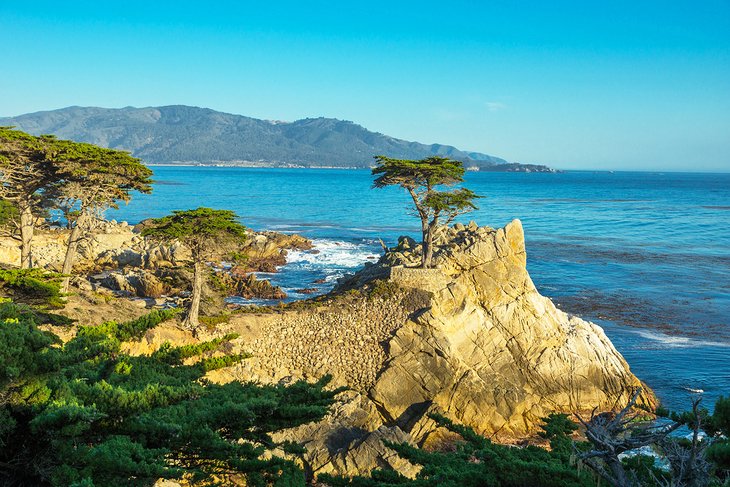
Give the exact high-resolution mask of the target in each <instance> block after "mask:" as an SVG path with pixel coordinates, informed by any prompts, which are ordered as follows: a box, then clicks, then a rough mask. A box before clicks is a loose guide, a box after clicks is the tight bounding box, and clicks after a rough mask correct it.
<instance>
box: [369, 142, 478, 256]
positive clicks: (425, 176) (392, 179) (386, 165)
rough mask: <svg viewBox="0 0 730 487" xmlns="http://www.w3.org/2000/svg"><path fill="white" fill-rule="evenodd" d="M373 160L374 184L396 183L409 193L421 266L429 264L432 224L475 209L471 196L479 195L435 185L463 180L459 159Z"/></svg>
mask: <svg viewBox="0 0 730 487" xmlns="http://www.w3.org/2000/svg"><path fill="white" fill-rule="evenodd" d="M375 161H376V163H377V165H376V166H375V167H374V168H373V170H372V174H373V175H376V176H378V177H377V178H376V179H375V182H374V183H373V186H374V187H376V188H384V187H386V186H400V187H401V188H403V189H405V190H406V191H408V194H410V195H411V199H413V206H414V209H415V212H416V214H417V215H418V217H419V219H420V220H421V233H422V249H423V251H422V254H421V267H423V268H428V267H431V260H432V259H433V236H434V231H435V230H436V228H437V227H438V226H439V225H441V224H444V225H448V224H450V223H451V222H452V221H453V220H454V219H455V218H456V217H457V216H459V215H461V214H463V213H467V212H470V211H472V210H475V209H476V208H477V207H476V205H475V204H474V199H476V198H481V196H477V195H476V194H475V193H474V192H473V191H471V190H469V189H466V188H459V189H455V190H452V191H441V190H439V189H437V187H438V186H452V185H454V184H456V183H460V182H463V181H464V164H463V163H462V162H459V161H454V160H451V159H447V158H446V157H438V156H434V157H427V158H425V159H420V160H417V161H414V160H407V159H392V158H390V157H386V156H375ZM442 218H444V220H443V221H442V220H441V219H442Z"/></svg>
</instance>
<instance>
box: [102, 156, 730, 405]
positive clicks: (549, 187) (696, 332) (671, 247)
mask: <svg viewBox="0 0 730 487" xmlns="http://www.w3.org/2000/svg"><path fill="white" fill-rule="evenodd" d="M153 169H154V172H155V176H154V177H155V180H156V181H157V183H156V184H155V189H154V192H153V194H151V195H135V197H134V199H133V201H132V202H131V203H130V204H129V205H128V206H125V207H122V208H121V209H120V210H115V211H113V212H110V214H109V216H110V217H111V218H115V219H117V220H127V221H129V222H130V223H136V222H139V221H141V220H143V219H145V218H150V217H158V216H162V215H164V214H166V213H168V212H170V211H171V210H174V209H188V208H195V207H198V206H210V207H214V208H225V209H232V210H234V211H236V212H237V213H238V215H239V216H240V217H241V220H242V222H243V223H244V224H245V225H247V226H249V227H251V228H254V229H256V230H262V229H271V230H278V231H283V232H296V233H301V234H303V235H305V236H307V237H309V238H311V239H313V240H314V242H315V245H316V247H317V249H318V250H320V252H319V253H318V254H316V255H315V254H310V253H306V252H295V253H293V254H292V255H291V256H290V263H289V264H288V265H287V266H286V267H284V268H283V269H282V270H281V272H280V273H278V274H276V275H273V276H269V277H271V278H272V280H273V281H274V282H275V283H277V284H279V285H281V286H282V287H283V288H284V289H285V290H286V291H287V292H288V293H289V295H290V299H298V298H303V297H305V296H304V295H300V294H297V293H296V290H297V289H302V288H311V287H317V288H319V289H320V291H321V292H325V291H327V290H328V289H329V288H330V287H331V286H332V285H333V284H334V282H335V281H336V279H337V278H338V277H340V276H342V275H343V274H344V273H346V272H351V271H353V270H355V269H357V268H358V267H359V266H362V265H363V263H364V262H367V261H368V260H373V259H376V258H377V257H378V255H379V254H380V245H379V243H378V239H379V238H382V239H383V240H384V241H385V242H386V243H388V244H394V243H395V241H396V239H397V237H398V236H399V235H411V236H414V237H417V235H418V232H419V227H418V225H417V222H416V220H415V219H414V217H413V216H411V215H410V214H409V212H408V201H409V200H408V197H407V195H406V194H405V193H404V192H402V191H400V190H398V189H397V188H388V189H384V190H383V189H379V190H376V189H371V183H372V177H371V176H370V174H369V172H368V171H360V170H325V169H322V170H316V169H307V170H303V169H251V168H217V167H163V166H158V167H154V168H153ZM466 184H467V186H468V187H469V188H471V189H473V190H474V191H476V192H477V193H478V194H481V195H484V196H485V198H484V199H482V200H480V201H479V206H480V209H479V210H478V211H475V212H473V213H471V214H469V215H466V216H465V217H464V218H463V219H462V221H464V222H466V221H468V220H470V219H473V220H475V221H476V222H477V223H479V224H480V225H490V226H493V227H498V226H503V225H505V224H506V223H508V222H509V221H510V220H512V219H513V218H519V219H520V220H522V223H523V226H524V229H525V235H526V243H527V252H528V269H529V271H530V274H531V276H532V278H533V281H534V282H535V284H536V286H537V287H538V289H539V290H540V292H541V293H542V294H544V295H546V296H549V297H550V298H552V299H553V300H554V301H555V302H556V303H557V304H558V305H559V306H560V307H561V308H562V309H563V310H565V311H568V312H572V313H575V314H578V315H580V316H582V317H584V318H586V319H590V320H593V321H595V322H596V323H598V324H600V325H601V326H603V327H604V329H605V330H606V333H607V334H608V336H609V337H610V338H611V340H612V341H613V342H614V344H615V345H616V347H617V348H618V349H619V350H620V351H621V352H622V353H623V354H624V356H625V357H626V359H627V361H628V362H629V364H630V365H631V368H632V370H633V371H634V372H635V373H636V374H637V375H638V376H639V377H640V378H642V379H643V380H645V381H646V382H647V383H648V384H649V385H650V386H651V387H653V388H654V389H655V391H656V392H657V394H658V395H659V397H660V398H661V399H662V401H663V402H664V403H665V404H666V405H667V406H668V407H671V408H682V409H683V408H686V407H688V405H689V398H690V395H691V394H693V393H692V392H690V390H700V389H701V390H703V391H704V396H705V397H706V399H705V403H706V404H705V405H706V406H711V405H712V403H714V399H715V398H716V397H717V396H718V395H720V394H725V395H730V174H684V173H629V172H621V173H619V172H617V173H607V172H599V173H594V172H567V173H560V174H542V173H535V174H519V173H467V178H466ZM322 279H324V280H325V283H320V284H314V281H317V280H322Z"/></svg>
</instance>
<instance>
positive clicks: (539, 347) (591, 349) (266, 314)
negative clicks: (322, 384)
mask: <svg viewBox="0 0 730 487" xmlns="http://www.w3.org/2000/svg"><path fill="white" fill-rule="evenodd" d="M436 242H437V246H436V252H435V257H434V262H435V264H436V268H434V269H419V268H416V267H415V266H416V265H417V263H418V262H419V261H420V256H419V253H420V246H419V245H417V244H416V243H415V242H414V241H413V240H411V239H409V238H401V239H400V241H399V244H398V246H396V247H394V248H392V249H389V251H388V252H386V253H385V255H384V256H383V257H382V258H381V259H380V261H379V262H377V263H376V264H370V265H366V266H365V267H364V268H363V269H362V270H361V271H360V272H358V273H357V274H355V275H354V276H351V277H350V278H348V279H345V280H343V281H341V282H340V284H339V286H338V287H337V288H336V289H335V290H334V291H333V292H332V293H330V294H328V295H325V296H322V297H318V298H315V299H312V300H308V301H301V302H298V303H293V304H291V305H289V306H286V307H284V308H280V307H279V308H275V309H273V308H272V309H263V310H259V311H260V312H250V313H241V314H236V315H234V316H233V317H232V318H231V319H230V321H228V322H227V323H222V324H220V325H219V326H218V327H216V329H215V330H212V331H208V332H206V334H203V335H201V336H200V337H199V338H200V339H204V338H210V337H211V336H220V335H222V334H227V333H232V332H233V333H237V334H238V335H239V338H238V339H236V340H235V341H234V342H233V343H232V345H233V347H232V349H231V350H230V352H231V353H234V352H235V353H240V352H246V353H248V354H250V355H251V358H249V359H247V360H246V361H244V362H243V363H241V364H240V365H238V366H235V367H233V368H230V369H226V370H223V371H218V372H216V373H214V374H212V375H211V378H212V379H213V380H218V381H229V380H243V381H249V380H254V381H259V382H264V383H277V382H290V381H294V380H296V379H300V378H304V379H308V380H315V379H317V378H320V377H322V376H324V375H330V376H332V385H333V386H345V387H347V388H348V390H347V391H346V392H344V393H342V394H341V395H340V400H339V402H338V403H337V404H336V406H335V407H334V408H333V410H332V411H331V413H330V414H329V415H328V417H326V418H325V419H324V420H323V421H321V422H319V423H316V424H311V425H306V426H302V427H300V428H297V429H296V430H293V431H288V432H286V433H285V434H283V435H281V437H280V438H278V439H288V440H294V441H299V442H302V443H304V444H305V446H306V448H307V453H306V454H305V455H304V456H303V457H302V462H303V464H304V466H305V468H306V469H307V470H308V471H309V472H310V473H313V474H317V473H322V472H336V473H344V474H355V473H359V474H365V473H368V472H369V471H370V470H371V469H372V468H374V467H376V466H379V465H384V464H391V465H392V466H393V467H395V468H396V469H398V470H399V471H401V472H405V473H409V472H410V473H413V472H414V470H412V467H410V466H409V465H408V464H406V463H404V462H403V461H402V460H400V459H399V458H398V457H396V456H395V455H394V454H393V452H391V451H390V450H389V449H388V448H386V447H385V446H383V443H382V440H390V441H396V442H402V441H409V442H413V443H414V444H418V445H420V446H424V447H426V448H429V447H437V446H438V445H440V444H441V443H443V442H444V441H448V440H449V435H448V434H447V433H446V432H445V431H444V430H442V429H440V428H438V427H437V425H436V424H435V423H434V422H433V421H432V420H431V419H429V416H428V415H429V413H434V412H435V413H440V414H443V415H445V416H447V417H449V418H451V419H453V420H455V421H457V422H459V423H462V424H466V425H468V426H471V427H473V428H474V429H475V430H476V431H477V432H479V433H481V434H484V435H488V436H490V437H492V438H495V439H497V440H499V441H508V442H513V441H516V440H519V439H521V438H525V437H527V436H529V435H531V434H533V433H534V432H535V431H536V430H537V429H538V428H539V425H540V423H541V418H543V417H545V416H547V415H548V414H549V413H552V412H576V411H586V410H592V409H593V408H598V409H599V410H610V409H614V408H616V407H617V406H620V405H623V404H625V403H626V402H627V401H628V399H629V397H630V396H631V394H632V392H633V391H634V390H635V388H636V387H638V386H642V384H641V382H640V381H639V379H637V378H636V377H635V376H634V375H633V374H632V373H631V371H630V369H629V366H628V364H627V363H626V361H625V360H624V359H623V357H622V356H621V355H620V354H619V353H618V352H617V351H616V349H615V348H614V347H613V345H612V344H611V342H610V341H609V339H608V338H607V337H606V335H605V334H604V332H603V330H602V329H601V328H600V327H598V326H596V325H594V324H592V323H589V322H586V321H584V320H581V319H580V318H578V317H576V316H571V315H568V314H566V313H564V312H562V311H561V310H559V309H557V308H556V307H555V306H554V305H553V303H552V302H551V301H550V300H549V299H548V298H545V297H543V296H541V295H540V294H539V293H538V292H537V290H536V288H535V286H534V284H533V283H532V280H531V279H530V276H529V274H528V272H527V270H526V253H525V244H524V235H523V231H522V226H521V224H520V222H519V221H517V220H515V221H513V222H512V223H510V224H509V225H507V226H506V227H504V228H501V229H493V228H489V227H478V226H477V225H476V224H474V223H472V224H470V225H468V226H464V225H460V224H457V225H455V226H453V227H451V228H445V227H444V228H442V229H441V230H440V233H439V235H438V236H437V238H436ZM156 333H157V332H153V333H150V334H149V335H148V336H147V337H146V339H145V340H144V341H143V342H142V343H139V344H136V345H135V346H136V347H137V352H138V353H145V352H146V351H149V350H152V349H153V347H155V346H158V345H159V344H161V343H162V342H163V341H165V339H166V338H164V336H163V335H160V336H157V335H156ZM159 333H166V334H169V333H170V331H169V330H168V331H164V332H163V331H159ZM206 335H209V336H206ZM187 339H189V340H194V338H193V337H192V335H190V336H188V337H187ZM644 387H645V386H644ZM644 390H646V391H648V389H646V387H645V389H644ZM643 401H644V402H647V403H652V402H653V397H652V396H651V393H647V394H645V395H644V397H643Z"/></svg>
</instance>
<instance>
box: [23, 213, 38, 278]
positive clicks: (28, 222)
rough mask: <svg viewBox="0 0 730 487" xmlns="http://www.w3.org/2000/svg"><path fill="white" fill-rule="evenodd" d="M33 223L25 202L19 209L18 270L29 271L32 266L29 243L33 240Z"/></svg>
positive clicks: (31, 214)
mask: <svg viewBox="0 0 730 487" xmlns="http://www.w3.org/2000/svg"><path fill="white" fill-rule="evenodd" d="M34 226H35V221H34V218H33V211H32V209H31V205H30V203H28V202H26V203H24V204H23V205H21V208H20V268H21V269H30V268H31V267H32V266H33V256H32V255H31V241H32V240H33V231H34Z"/></svg>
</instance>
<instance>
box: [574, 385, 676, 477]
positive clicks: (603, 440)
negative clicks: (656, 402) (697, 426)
mask: <svg viewBox="0 0 730 487" xmlns="http://www.w3.org/2000/svg"><path fill="white" fill-rule="evenodd" d="M640 395H641V388H637V389H636V391H634V394H633V396H632V397H631V400H630V401H629V403H628V404H627V405H626V406H625V407H624V408H623V409H622V410H621V411H619V412H618V413H613V412H607V413H599V414H596V411H595V410H594V411H593V413H592V414H591V418H590V420H588V421H586V420H584V419H583V418H581V417H580V416H579V415H577V414H576V416H577V417H578V420H579V421H580V422H581V423H582V424H583V426H584V427H585V435H586V438H587V439H588V441H589V442H590V443H591V444H592V446H593V448H592V449H591V450H590V451H587V452H576V456H577V458H578V460H580V461H581V462H582V463H583V464H585V465H587V466H588V467H590V468H591V469H592V470H593V471H594V472H596V473H597V474H598V475H600V476H601V478H603V479H604V480H605V481H607V482H608V483H609V484H610V485H613V486H616V487H634V486H637V485H639V484H638V480H637V479H636V477H635V475H632V474H631V473H629V472H626V470H625V468H624V466H623V464H622V463H621V460H620V459H619V455H621V454H622V453H625V452H627V451H629V450H636V449H638V448H642V447H644V446H648V445H655V444H659V443H661V442H663V441H664V440H665V438H666V437H667V435H669V433H671V432H672V431H674V430H676V429H677V428H679V427H680V426H681V424H680V423H672V424H668V425H657V424H655V423H654V422H651V421H642V420H640V418H639V413H637V412H636V410H635V408H634V406H636V401H637V400H638V398H639V396H640Z"/></svg>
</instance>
